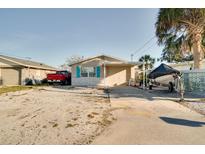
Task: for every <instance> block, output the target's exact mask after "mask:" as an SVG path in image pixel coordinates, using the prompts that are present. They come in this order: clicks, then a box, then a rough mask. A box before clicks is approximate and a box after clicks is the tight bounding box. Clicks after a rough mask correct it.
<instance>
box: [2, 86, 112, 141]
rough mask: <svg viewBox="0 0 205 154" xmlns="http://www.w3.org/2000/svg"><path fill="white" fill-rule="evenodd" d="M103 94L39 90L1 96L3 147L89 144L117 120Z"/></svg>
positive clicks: (75, 89)
mask: <svg viewBox="0 0 205 154" xmlns="http://www.w3.org/2000/svg"><path fill="white" fill-rule="evenodd" d="M110 108H111V105H110V102H109V99H108V98H105V94H104V93H103V91H100V90H96V89H88V88H73V89H59V88H58V87H57V88H51V87H47V88H45V87H44V88H38V89H32V90H27V91H19V92H11V93H7V94H2V95H0V119H1V120H0V144H89V143H91V142H92V140H93V139H94V137H95V136H97V135H99V134H100V133H101V132H102V131H103V130H104V128H105V127H106V126H107V125H109V124H110V123H111V122H112V121H113V120H114V118H113V116H112V114H111V113H110V112H109V111H110Z"/></svg>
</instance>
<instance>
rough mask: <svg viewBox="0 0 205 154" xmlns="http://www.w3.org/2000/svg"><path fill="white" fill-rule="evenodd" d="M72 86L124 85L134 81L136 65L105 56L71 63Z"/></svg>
mask: <svg viewBox="0 0 205 154" xmlns="http://www.w3.org/2000/svg"><path fill="white" fill-rule="evenodd" d="M70 66H71V72H72V85H73V86H94V87H96V86H99V87H113V86H120V85H126V84H128V82H129V81H130V79H133V80H134V79H135V72H136V70H137V69H138V65H137V63H133V62H128V61H125V60H121V59H119V58H115V57H112V56H107V55H99V56H95V57H91V58H87V59H84V60H82V61H79V62H76V63H73V64H71V65H70Z"/></svg>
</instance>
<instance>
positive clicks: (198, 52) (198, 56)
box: [193, 33, 203, 69]
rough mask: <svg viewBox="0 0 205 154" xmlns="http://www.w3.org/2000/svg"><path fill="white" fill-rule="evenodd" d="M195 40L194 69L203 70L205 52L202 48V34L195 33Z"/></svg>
mask: <svg viewBox="0 0 205 154" xmlns="http://www.w3.org/2000/svg"><path fill="white" fill-rule="evenodd" d="M193 39H194V42H193V56H194V69H201V68H202V64H203V63H202V62H203V52H202V48H201V41H202V36H201V34H200V33H195V35H194V36H193Z"/></svg>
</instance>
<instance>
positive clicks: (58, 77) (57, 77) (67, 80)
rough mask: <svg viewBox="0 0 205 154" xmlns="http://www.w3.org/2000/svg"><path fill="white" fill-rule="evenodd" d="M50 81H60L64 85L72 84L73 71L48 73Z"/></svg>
mask: <svg viewBox="0 0 205 154" xmlns="http://www.w3.org/2000/svg"><path fill="white" fill-rule="evenodd" d="M47 81H48V83H49V84H50V83H59V84H62V85H71V73H70V72H68V71H57V72H56V73H54V74H47Z"/></svg>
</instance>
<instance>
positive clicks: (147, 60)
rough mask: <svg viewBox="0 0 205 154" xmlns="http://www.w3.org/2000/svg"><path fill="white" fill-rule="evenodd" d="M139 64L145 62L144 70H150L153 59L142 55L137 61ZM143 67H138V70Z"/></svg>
mask: <svg viewBox="0 0 205 154" xmlns="http://www.w3.org/2000/svg"><path fill="white" fill-rule="evenodd" d="M139 62H145V69H146V70H148V69H151V68H153V66H154V63H155V58H152V57H151V56H150V55H144V56H142V57H141V58H140V59H139ZM142 67H143V65H139V68H140V69H142Z"/></svg>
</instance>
